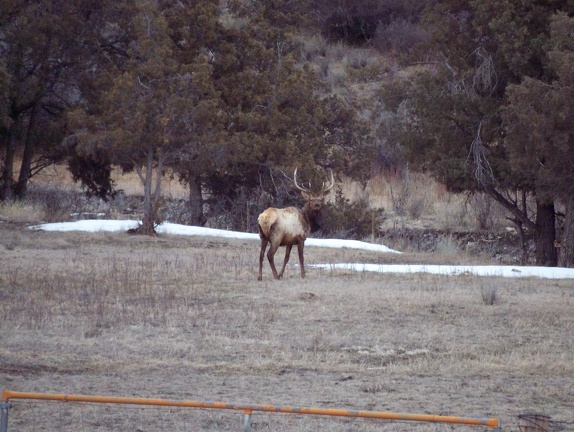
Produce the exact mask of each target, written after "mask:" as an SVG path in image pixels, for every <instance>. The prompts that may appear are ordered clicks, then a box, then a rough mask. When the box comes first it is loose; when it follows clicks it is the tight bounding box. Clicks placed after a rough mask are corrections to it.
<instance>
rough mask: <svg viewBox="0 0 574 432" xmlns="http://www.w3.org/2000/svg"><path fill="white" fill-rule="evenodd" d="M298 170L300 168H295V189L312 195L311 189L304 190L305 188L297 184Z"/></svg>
mask: <svg viewBox="0 0 574 432" xmlns="http://www.w3.org/2000/svg"><path fill="white" fill-rule="evenodd" d="M298 169H299V167H297V168H295V172H294V173H293V183H294V184H295V187H296V188H297V189H299V190H300V191H301V192H305V193H308V194H310V193H311V189H307V188H304V187H303V186H299V184H297V170H298Z"/></svg>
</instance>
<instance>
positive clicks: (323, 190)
mask: <svg viewBox="0 0 574 432" xmlns="http://www.w3.org/2000/svg"><path fill="white" fill-rule="evenodd" d="M333 186H335V176H333V170H332V169H331V168H329V182H328V183H327V184H325V183H323V186H322V187H321V191H320V192H319V193H322V194H326V193H327V192H329V191H330V190H331V189H333Z"/></svg>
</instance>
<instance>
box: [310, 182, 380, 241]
mask: <svg viewBox="0 0 574 432" xmlns="http://www.w3.org/2000/svg"><path fill="white" fill-rule="evenodd" d="M384 219H385V218H384V212H383V210H381V209H371V208H370V206H369V204H368V203H367V202H365V201H357V202H353V203H351V202H350V201H349V200H348V199H347V198H345V197H343V195H342V193H341V191H340V190H338V191H337V193H336V195H335V202H334V203H328V204H327V205H326V206H325V208H324V209H323V212H322V220H321V230H320V232H319V235H321V236H323V237H336V238H350V239H359V240H363V239H366V238H370V237H371V236H372V235H373V234H374V235H375V236H379V234H380V226H381V224H382V223H383V221H384Z"/></svg>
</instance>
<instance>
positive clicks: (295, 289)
mask: <svg viewBox="0 0 574 432" xmlns="http://www.w3.org/2000/svg"><path fill="white" fill-rule="evenodd" d="M258 247H259V245H258V244H257V242H248V241H240V240H229V239H209V238H184V237H176V236H173V237H170V236H160V237H155V238H149V237H140V236H130V235H128V234H110V233H97V234H89V233H53V232H40V231H31V230H28V229H26V227H25V226H24V225H23V224H14V223H9V222H0V259H1V261H0V262H1V264H0V265H1V271H0V326H1V328H2V330H3V331H2V332H1V333H0V389H10V390H16V391H31V392H52V393H68V394H89V395H111V396H128V397H132V396H133V397H158V398H167V399H174V400H189V399H191V400H206V401H222V402H237V403H252V404H254V403H269V404H275V405H295V406H314V407H325V408H349V409H363V410H374V411H392V412H404V413H408V412H411V413H430V414H442V415H455V416H468V417H498V418H500V419H501V421H502V430H505V431H518V430H519V428H518V423H517V416H518V415H519V414H522V413H526V412H536V413H543V414H546V415H548V416H551V418H552V423H551V424H552V429H551V430H554V431H558V430H573V429H574V423H573V422H574V415H573V411H572V407H573V401H574V314H573V311H574V287H573V283H572V281H560V280H559V281H555V280H539V279H502V278H479V277H472V276H458V277H442V276H432V275H423V274H417V275H385V276H384V277H383V276H381V275H377V274H366V273H365V274H363V273H352V272H342V271H325V270H318V269H312V268H308V277H307V278H306V279H304V280H302V279H300V278H299V275H298V273H299V272H298V270H297V269H296V268H295V267H288V269H287V271H286V278H285V279H284V280H281V281H274V280H272V279H271V274H270V270H269V268H268V266H266V267H265V269H264V281H263V282H257V280H256V279H257V261H258ZM279 259H280V258H279ZM441 259H443V260H444V261H445V262H446V261H448V259H447V258H444V257H443V258H441V256H437V255H435V256H427V255H410V254H404V255H396V254H381V253H373V252H363V251H357V250H332V249H331V250H329V249H322V248H312V247H308V248H307V249H306V261H307V263H329V262H350V261H352V262H375V263H385V262H413V263H414V262H440V261H441ZM459 259H461V258H460V257H459ZM295 261H296V260H295ZM14 405H15V406H14V408H13V409H12V410H11V411H10V424H9V426H10V428H9V431H11V432H12V431H41V430H60V431H62V430H70V431H77V430H86V431H96V430H97V431H99V430H118V431H148V430H174V431H176V430H182V431H183V430H194V431H203V430H206V431H207V430H222V431H223V430H229V431H236V430H241V422H242V415H241V413H237V412H224V413H220V412H214V411H206V410H189V409H188V410H184V409H151V408H150V409H137V408H133V407H132V408H125V407H124V408H116V407H109V406H99V407H95V408H94V407H88V406H84V405H81V404H72V403H65V404H64V403H49V402H44V403H28V402H16V403H15V404H14ZM253 430H272V431H277V430H285V431H322V430H334V431H336V430H339V431H359V430H364V431H374V430H378V431H380V430H389V431H391V430H393V431H395V430H398V431H401V430H405V431H406V430H409V431H410V430H413V431H428V430H433V431H434V430H440V431H442V430H457V431H458V430H477V428H468V427H461V426H446V425H438V424H415V423H405V422H377V421H373V420H351V419H335V420H333V419H329V418H324V417H319V418H317V417H310V416H289V415H284V414H275V415H273V414H270V415H265V414H259V413H255V414H254V416H253ZM479 430H481V429H480V428H479Z"/></svg>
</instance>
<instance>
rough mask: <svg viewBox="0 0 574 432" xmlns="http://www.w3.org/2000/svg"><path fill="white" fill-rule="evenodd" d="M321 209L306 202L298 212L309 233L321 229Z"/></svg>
mask: <svg viewBox="0 0 574 432" xmlns="http://www.w3.org/2000/svg"><path fill="white" fill-rule="evenodd" d="M321 209H322V208H321V207H319V208H315V207H312V206H311V203H310V202H309V201H307V202H306V203H305V205H304V206H303V208H302V209H300V210H299V212H300V213H301V216H302V218H303V220H304V221H305V225H306V226H307V229H308V230H309V231H310V232H312V233H313V232H315V231H318V230H319V229H321Z"/></svg>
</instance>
